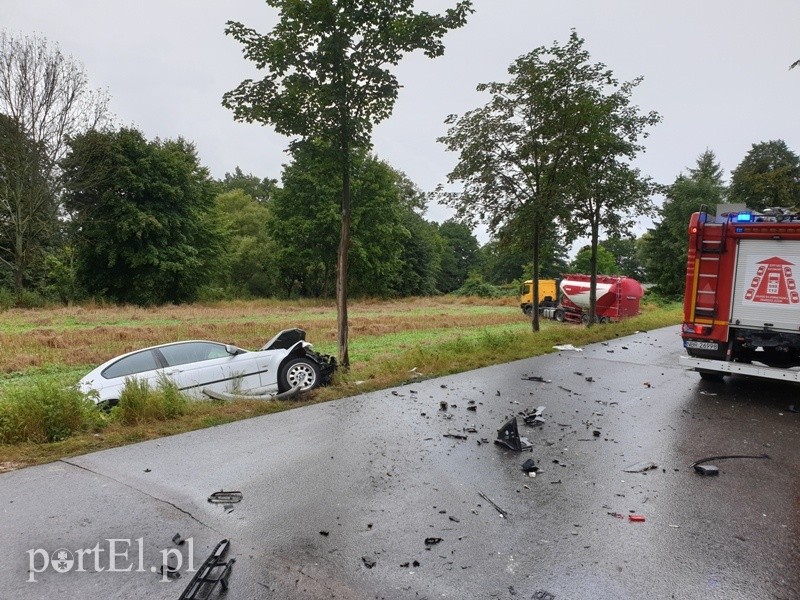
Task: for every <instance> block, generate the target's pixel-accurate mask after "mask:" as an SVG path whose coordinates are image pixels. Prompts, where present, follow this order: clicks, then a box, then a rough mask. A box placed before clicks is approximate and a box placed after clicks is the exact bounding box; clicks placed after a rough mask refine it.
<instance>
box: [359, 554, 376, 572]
mask: <svg viewBox="0 0 800 600" xmlns="http://www.w3.org/2000/svg"><path fill="white" fill-rule="evenodd" d="M361 562H363V563H364V566H365V567H367V568H368V569H371V568H372V567H374V566H375V561H374V560H372V559H371V558H367V557H366V556H362V557H361Z"/></svg>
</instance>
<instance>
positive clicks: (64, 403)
mask: <svg viewBox="0 0 800 600" xmlns="http://www.w3.org/2000/svg"><path fill="white" fill-rule="evenodd" d="M102 422H103V415H101V414H99V411H98V410H97V408H96V407H95V405H94V403H93V402H92V401H91V400H89V399H87V398H86V396H84V395H83V394H82V393H81V392H80V391H78V390H77V389H76V388H64V387H61V386H59V385H57V384H55V383H50V382H46V383H37V384H36V385H33V386H23V387H17V388H12V389H10V390H8V392H7V393H6V395H5V397H4V398H3V399H2V400H0V442H2V443H5V444H14V443H19V442H35V443H44V442H57V441H60V440H64V439H66V438H68V437H69V436H71V435H72V434H73V433H76V432H78V431H86V430H88V429H94V428H98V427H100V426H101V425H102Z"/></svg>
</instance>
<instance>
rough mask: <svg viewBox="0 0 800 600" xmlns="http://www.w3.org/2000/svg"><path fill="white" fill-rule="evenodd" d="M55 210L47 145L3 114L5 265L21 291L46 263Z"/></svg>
mask: <svg viewBox="0 0 800 600" xmlns="http://www.w3.org/2000/svg"><path fill="white" fill-rule="evenodd" d="M2 71H3V69H2V67H1V66H0V73H2ZM1 104H2V103H1V102H0V105H1ZM56 213H57V203H56V199H55V195H54V194H53V193H52V190H51V187H50V184H49V182H48V179H47V166H46V157H45V152H44V148H43V146H42V144H37V143H36V142H34V141H33V140H32V139H30V138H29V137H28V136H27V135H26V133H25V131H24V130H23V129H22V127H21V125H20V124H19V123H18V122H17V121H15V120H14V119H12V118H10V117H8V116H6V115H4V114H2V113H0V268H2V269H7V270H8V272H9V273H10V279H11V281H12V284H13V286H14V289H15V290H16V291H17V292H21V291H22V290H23V288H24V287H26V285H28V284H30V283H31V281H32V280H33V279H34V271H35V269H36V267H37V266H40V265H41V261H42V259H43V256H44V254H45V252H46V249H47V247H48V245H49V244H50V241H51V238H52V236H53V234H54V232H55V230H56V228H57V220H56Z"/></svg>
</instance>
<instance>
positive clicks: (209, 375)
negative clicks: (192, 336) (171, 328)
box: [158, 341, 260, 397]
mask: <svg viewBox="0 0 800 600" xmlns="http://www.w3.org/2000/svg"><path fill="white" fill-rule="evenodd" d="M158 350H159V352H160V353H161V355H162V356H163V357H164V360H165V361H166V364H167V365H168V366H167V368H166V369H165V372H166V373H167V374H168V376H169V377H170V379H172V380H173V381H174V382H175V383H176V384H177V386H178V387H179V388H180V389H181V390H182V391H184V392H186V393H188V394H190V395H193V396H198V397H199V396H202V391H203V388H205V387H208V388H210V389H212V390H214V391H217V392H225V393H243V392H246V391H247V390H249V389H252V388H255V387H258V386H259V385H260V379H259V376H258V371H257V369H256V367H255V361H254V360H253V359H252V358H250V357H249V356H248V355H249V354H250V353H248V352H242V353H241V354H236V355H232V354H229V353H228V351H227V350H226V347H225V344H220V343H218V342H204V341H191V342H180V343H177V344H170V345H168V346H162V347H160V348H158Z"/></svg>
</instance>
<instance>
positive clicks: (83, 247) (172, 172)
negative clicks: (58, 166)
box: [62, 129, 220, 305]
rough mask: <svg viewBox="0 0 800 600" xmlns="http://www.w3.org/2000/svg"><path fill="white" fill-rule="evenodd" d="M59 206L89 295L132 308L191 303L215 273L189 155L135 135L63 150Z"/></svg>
mask: <svg viewBox="0 0 800 600" xmlns="http://www.w3.org/2000/svg"><path fill="white" fill-rule="evenodd" d="M69 145H70V154H69V155H68V156H67V158H66V159H65V160H64V161H63V162H62V166H63V169H64V176H63V179H64V183H65V188H66V195H65V206H66V208H67V210H69V212H70V213H71V215H72V220H73V223H74V225H75V227H76V228H77V230H79V231H80V236H79V237H78V238H76V246H75V249H76V253H77V263H78V278H79V280H80V282H81V284H82V285H83V287H85V288H86V290H88V291H89V293H92V294H97V295H102V296H105V297H108V298H110V299H112V300H115V301H117V302H128V303H134V304H140V305H150V304H162V303H167V302H174V303H178V302H187V301H191V300H194V299H195V298H196V297H197V291H198V289H199V288H200V287H201V286H203V285H205V284H206V283H207V282H208V281H209V279H210V278H211V277H210V275H212V274H213V270H214V269H215V268H216V265H217V257H218V256H219V249H220V247H219V240H220V230H219V225H218V224H217V223H216V222H215V221H214V217H213V214H212V212H211V209H212V206H213V195H212V192H213V187H212V184H211V180H210V178H209V175H208V171H207V170H206V169H205V168H204V167H202V166H201V165H200V163H199V161H198V158H197V154H196V152H195V149H194V147H193V146H192V145H191V144H189V143H188V142H186V141H184V140H182V139H178V140H166V141H161V140H156V141H153V142H148V141H147V140H145V138H144V137H143V135H142V134H141V133H140V132H139V131H137V130H134V129H121V130H119V131H115V132H99V131H90V132H87V133H85V134H83V135H80V136H77V137H76V138H74V139H72V140H70V143H69Z"/></svg>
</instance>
